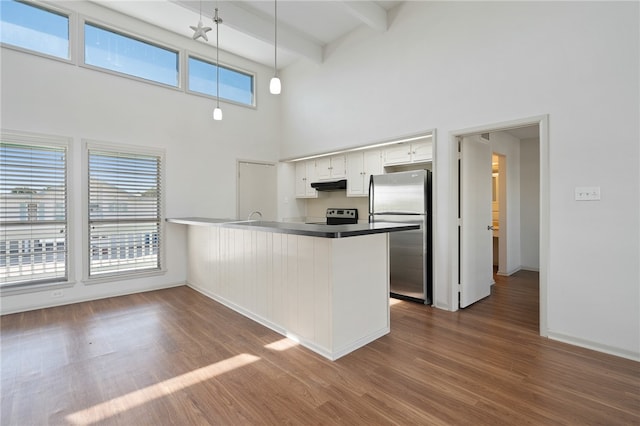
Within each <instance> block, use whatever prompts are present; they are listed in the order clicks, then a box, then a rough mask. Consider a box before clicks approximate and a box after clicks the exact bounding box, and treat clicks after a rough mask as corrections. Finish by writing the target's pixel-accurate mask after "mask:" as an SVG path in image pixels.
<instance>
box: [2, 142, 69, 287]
mask: <svg viewBox="0 0 640 426" xmlns="http://www.w3.org/2000/svg"><path fill="white" fill-rule="evenodd" d="M0 219H1V223H0V286H1V287H3V288H4V287H10V286H23V285H30V284H37V283H44V282H54V281H66V280H67V271H68V266H67V265H68V256H67V247H68V243H67V148H66V146H64V147H62V146H32V145H26V144H20V143H9V142H4V141H3V142H0Z"/></svg>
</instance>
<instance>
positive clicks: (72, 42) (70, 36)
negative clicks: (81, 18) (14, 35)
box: [0, 0, 78, 65]
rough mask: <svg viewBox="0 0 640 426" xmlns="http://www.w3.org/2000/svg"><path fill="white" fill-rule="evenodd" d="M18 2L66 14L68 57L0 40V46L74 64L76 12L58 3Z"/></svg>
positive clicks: (58, 13) (76, 45)
mask: <svg viewBox="0 0 640 426" xmlns="http://www.w3.org/2000/svg"><path fill="white" fill-rule="evenodd" d="M18 3H24V4H26V5H28V6H31V7H35V8H37V9H41V10H44V11H47V12H50V13H53V14H56V15H63V16H66V17H67V19H68V22H69V32H68V43H69V57H68V58H63V57H60V56H55V55H50V54H48V53H44V52H40V51H38V50H33V49H29V48H26V47H21V46H16V45H15V44H10V43H4V42H0V46H1V47H2V48H6V49H10V50H15V51H17V52H22V53H28V54H30V55H35V56H39V57H41V58H46V59H53V60H55V61H60V62H63V63H67V64H74V65H75V63H76V57H77V55H76V51H77V50H78V49H77V48H78V43H77V40H78V37H77V32H76V30H75V29H76V26H77V14H76V13H74V12H73V11H72V10H69V9H66V8H64V7H60V6H59V5H57V4H56V5H53V4H51V3H42V2H35V1H32V0H19V1H18Z"/></svg>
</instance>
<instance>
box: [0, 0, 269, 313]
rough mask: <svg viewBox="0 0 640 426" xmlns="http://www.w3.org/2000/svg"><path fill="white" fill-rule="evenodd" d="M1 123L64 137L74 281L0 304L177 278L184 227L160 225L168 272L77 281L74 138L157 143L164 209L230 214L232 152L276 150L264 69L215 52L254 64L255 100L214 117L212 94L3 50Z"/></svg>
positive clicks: (176, 42) (98, 14)
mask: <svg viewBox="0 0 640 426" xmlns="http://www.w3.org/2000/svg"><path fill="white" fill-rule="evenodd" d="M65 5H66V6H68V7H73V8H74V10H78V11H81V12H82V13H84V14H85V15H87V16H90V17H94V18H97V19H100V20H102V21H106V22H109V23H113V24H115V25H117V26H118V27H120V28H123V29H125V30H129V31H134V32H138V31H142V32H143V33H144V34H145V36H148V37H151V38H152V39H155V40H161V41H164V42H167V43H170V44H171V45H173V46H175V47H178V48H186V49H189V50H190V51H195V52H198V53H200V54H205V55H207V57H209V58H211V59H215V48H214V47H212V46H215V45H211V44H208V45H207V44H204V43H201V42H196V41H192V40H189V39H186V38H184V37H182V36H178V35H176V34H172V33H168V32H165V31H163V30H161V29H159V28H156V27H152V26H148V25H144V24H143V23H141V22H138V21H135V20H133V19H132V18H128V17H124V16H121V15H119V14H117V13H115V12H112V11H109V10H106V9H103V8H101V7H100V6H97V5H95V4H91V3H86V2H67V3H65ZM1 53H2V69H1V71H2V76H1V79H2V80H1V83H2V97H1V103H2V104H1V107H2V123H1V125H2V128H4V129H11V130H18V131H27V132H35V133H42V134H54V135H61V136H68V137H71V138H73V142H72V153H73V156H74V158H73V160H74V167H73V170H72V171H71V172H72V174H73V183H72V188H71V189H70V193H71V196H72V200H71V201H72V205H71V210H72V211H71V213H72V214H73V216H74V217H75V219H74V221H73V222H72V225H71V228H72V229H71V231H72V232H73V233H74V237H73V240H72V243H73V244H74V247H73V248H74V249H75V253H74V254H75V255H74V256H73V262H74V273H75V278H76V283H75V285H74V286H73V288H70V289H65V294H64V297H62V298H57V299H52V298H51V294H50V291H48V292H37V293H29V294H23V295H17V296H4V297H2V312H3V313H6V312H12V311H18V310H24V309H30V308H36V307H42V306H49V305H52V304H54V303H55V304H63V303H69V302H71V301H76V300H85V299H91V298H97V297H104V296H109V295H116V294H124V293H129V292H136V291H142V290H148V289H152V288H159V287H166V286H170V285H177V284H182V283H184V282H185V280H186V258H185V256H186V232H185V229H184V227H183V226H181V225H175V224H167V226H166V239H165V247H166V250H167V252H166V254H167V256H166V259H167V265H166V266H167V273H166V274H165V275H163V276H160V277H153V278H149V279H134V280H124V281H123V280H118V281H114V282H110V283H105V284H95V285H85V284H83V283H82V282H81V281H80V280H81V277H82V272H83V267H84V266H83V265H82V262H81V260H82V250H81V246H80V244H81V241H82V235H81V229H82V227H81V224H82V220H84V218H83V217H82V210H81V204H80V200H81V181H80V175H81V173H80V167H81V161H80V159H81V154H82V152H81V140H82V139H85V138H86V139H93V140H99V141H106V142H110V143H116V144H129V145H138V146H150V147H155V148H161V149H164V150H165V152H166V193H165V196H166V197H165V200H166V215H167V217H177V216H209V217H235V215H236V212H235V209H236V186H235V179H234V176H236V160H237V159H238V158H240V159H245V160H261V161H276V160H277V159H278V137H277V136H278V125H279V110H278V102H279V101H278V100H277V98H276V97H274V96H271V95H269V94H268V92H267V87H268V84H266V82H267V81H268V80H269V78H270V73H271V70H270V69H268V68H266V67H264V66H261V65H258V64H255V63H252V62H250V61H247V60H245V59H241V58H237V57H234V56H232V55H229V54H226V53H225V52H222V51H221V52H220V61H221V63H226V64H229V65H233V66H236V67H240V68H243V69H247V70H251V71H255V72H256V73H257V94H256V96H257V103H258V104H257V105H258V107H257V109H252V108H245V107H240V106H236V105H230V104H226V103H224V102H222V103H221V107H222V109H223V112H224V120H223V121H221V122H214V121H213V119H212V111H213V108H214V107H215V101H214V100H212V99H209V98H205V97H200V96H195V95H188V94H186V93H184V92H182V91H179V90H173V89H168V88H163V87H159V86H156V85H153V84H146V83H141V82H138V81H133V80H131V79H128V78H123V77H119V76H114V75H111V74H108V73H104V72H99V71H94V70H91V69H87V68H84V67H80V66H77V65H74V64H68V63H63V62H59V61H55V60H50V59H46V58H41V57H38V56H34V55H30V54H26V53H22V52H17V51H14V50H10V49H6V48H3V49H2V52H1Z"/></svg>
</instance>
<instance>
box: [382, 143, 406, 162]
mask: <svg viewBox="0 0 640 426" xmlns="http://www.w3.org/2000/svg"><path fill="white" fill-rule="evenodd" d="M409 162H411V146H409V145H408V144H398V145H395V146H390V147H388V148H385V150H384V164H385V165H391V164H406V163H409Z"/></svg>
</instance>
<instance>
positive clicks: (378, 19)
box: [341, 1, 388, 31]
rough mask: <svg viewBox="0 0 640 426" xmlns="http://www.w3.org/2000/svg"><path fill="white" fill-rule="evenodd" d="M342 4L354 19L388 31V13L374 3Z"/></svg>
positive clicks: (348, 2) (345, 2) (346, 2)
mask: <svg viewBox="0 0 640 426" xmlns="http://www.w3.org/2000/svg"><path fill="white" fill-rule="evenodd" d="M341 4H342V5H343V6H344V7H345V9H346V10H347V11H348V12H349V13H350V14H351V15H352V16H354V17H356V18H357V19H359V20H360V21H362V22H363V23H364V24H366V25H367V26H369V27H371V28H373V29H375V30H377V31H386V30H387V28H388V23H387V11H386V10H385V9H384V8H383V7H381V6H378V5H377V4H376V3H374V2H372V1H343V2H341Z"/></svg>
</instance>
